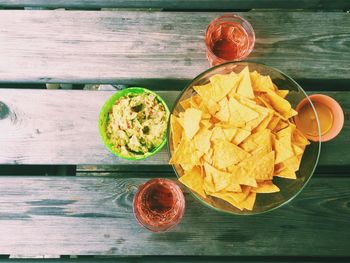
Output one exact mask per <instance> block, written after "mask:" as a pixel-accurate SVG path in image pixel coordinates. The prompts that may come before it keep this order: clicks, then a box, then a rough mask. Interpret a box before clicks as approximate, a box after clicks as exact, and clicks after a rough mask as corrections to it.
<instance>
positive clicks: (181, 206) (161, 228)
mask: <svg viewBox="0 0 350 263" xmlns="http://www.w3.org/2000/svg"><path fill="white" fill-rule="evenodd" d="M155 184H169V185H170V186H171V188H172V192H173V194H175V195H176V197H177V198H178V199H177V202H176V205H177V206H178V214H177V215H176V216H175V217H174V218H173V219H174V220H173V221H170V222H165V223H164V222H163V224H160V225H158V226H154V225H151V224H148V223H147V222H145V221H144V218H143V217H142V216H140V214H139V211H141V209H139V208H138V207H137V206H136V202H138V201H140V200H139V199H140V197H141V196H140V195H142V194H143V193H144V192H145V191H146V190H147V189H148V188H149V187H151V186H152V185H155ZM132 203H133V214H134V217H135V219H136V221H137V222H138V223H139V224H140V225H141V226H142V227H144V228H146V229H148V230H149V231H151V232H153V233H159V232H166V231H168V230H170V229H173V228H174V227H176V226H177V225H178V224H179V223H180V222H181V220H182V218H183V216H184V214H185V207H186V200H185V196H184V193H183V191H182V189H181V187H180V186H179V185H178V183H176V182H175V181H174V180H171V179H167V178H153V179H150V180H148V181H146V182H145V183H143V184H141V185H140V186H139V187H138V189H137V191H136V193H135V195H134V199H133V202H132Z"/></svg>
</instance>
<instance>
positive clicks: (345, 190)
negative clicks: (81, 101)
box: [0, 175, 350, 256]
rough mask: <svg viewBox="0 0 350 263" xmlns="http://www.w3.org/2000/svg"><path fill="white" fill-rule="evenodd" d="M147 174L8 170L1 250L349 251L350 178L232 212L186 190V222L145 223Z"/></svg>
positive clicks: (0, 189) (316, 182)
mask: <svg viewBox="0 0 350 263" xmlns="http://www.w3.org/2000/svg"><path fill="white" fill-rule="evenodd" d="M145 180H147V179H139V178H129V179H114V178H96V177H95V178H82V177H49V178H48V177H26V178H18V177H2V178H1V184H0V193H1V194H0V195H1V198H0V207H1V212H0V219H1V224H0V233H1V235H0V244H1V246H0V254H11V255H27V256H30V255H36V256H40V255H123V256H129V255H140V256H141V255H199V256H200V255H202V256H204V255H212V256H215V255H220V256H229V255H235V256H262V255H264V256H281V255H284V256H350V251H349V246H350V243H349V242H350V231H349V229H348V224H349V220H350V209H349V206H348V204H349V202H350V192H349V185H350V179H349V178H348V177H344V178H337V177H333V176H332V175H330V176H329V178H321V179H320V178H314V179H312V180H311V182H310V184H309V185H308V186H307V187H306V189H304V191H303V192H302V193H301V194H300V195H299V196H298V197H297V198H296V199H295V200H293V201H292V202H291V203H290V204H288V205H286V206H285V207H282V208H280V209H277V210H275V211H273V212H270V213H266V214H262V215H257V216H245V217H240V216H229V215H224V214H220V213H218V212H216V211H213V210H211V209H209V208H206V207H204V206H203V205H200V204H199V203H198V201H195V200H194V199H193V197H192V196H191V195H189V194H186V206H187V208H186V212H185V216H184V218H183V220H182V222H181V223H180V225H179V226H178V227H177V228H176V229H174V230H172V231H170V232H167V233H161V234H152V233H150V232H148V231H146V230H144V229H143V228H141V227H139V226H138V225H137V223H136V221H135V220H134V217H133V213H132V199H133V195H134V192H135V190H136V188H137V186H138V185H139V184H141V183H142V182H144V181H145Z"/></svg>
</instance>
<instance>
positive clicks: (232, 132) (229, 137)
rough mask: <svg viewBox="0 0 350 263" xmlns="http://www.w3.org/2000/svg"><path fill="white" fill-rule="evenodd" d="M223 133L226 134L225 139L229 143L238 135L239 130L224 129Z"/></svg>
mask: <svg viewBox="0 0 350 263" xmlns="http://www.w3.org/2000/svg"><path fill="white" fill-rule="evenodd" d="M222 131H223V132H224V134H225V138H226V140H228V141H232V139H233V137H234V136H235V134H236V133H237V128H235V127H233V128H227V129H222Z"/></svg>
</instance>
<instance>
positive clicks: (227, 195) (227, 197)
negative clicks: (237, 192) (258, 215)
mask: <svg viewBox="0 0 350 263" xmlns="http://www.w3.org/2000/svg"><path fill="white" fill-rule="evenodd" d="M211 196H214V197H216V198H220V199H222V200H224V201H226V202H228V203H230V204H231V205H233V206H234V207H236V208H238V209H239V210H241V211H242V210H243V207H242V206H241V205H240V203H239V202H237V201H236V200H235V199H234V198H233V197H232V193H230V192H223V193H212V194H211Z"/></svg>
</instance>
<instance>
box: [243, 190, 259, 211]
mask: <svg viewBox="0 0 350 263" xmlns="http://www.w3.org/2000/svg"><path fill="white" fill-rule="evenodd" d="M255 199H256V193H254V192H250V193H249V195H248V196H247V198H246V199H245V200H244V201H242V202H241V203H240V205H241V206H242V207H243V208H245V209H247V210H249V211H251V210H253V207H254V204H255Z"/></svg>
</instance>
